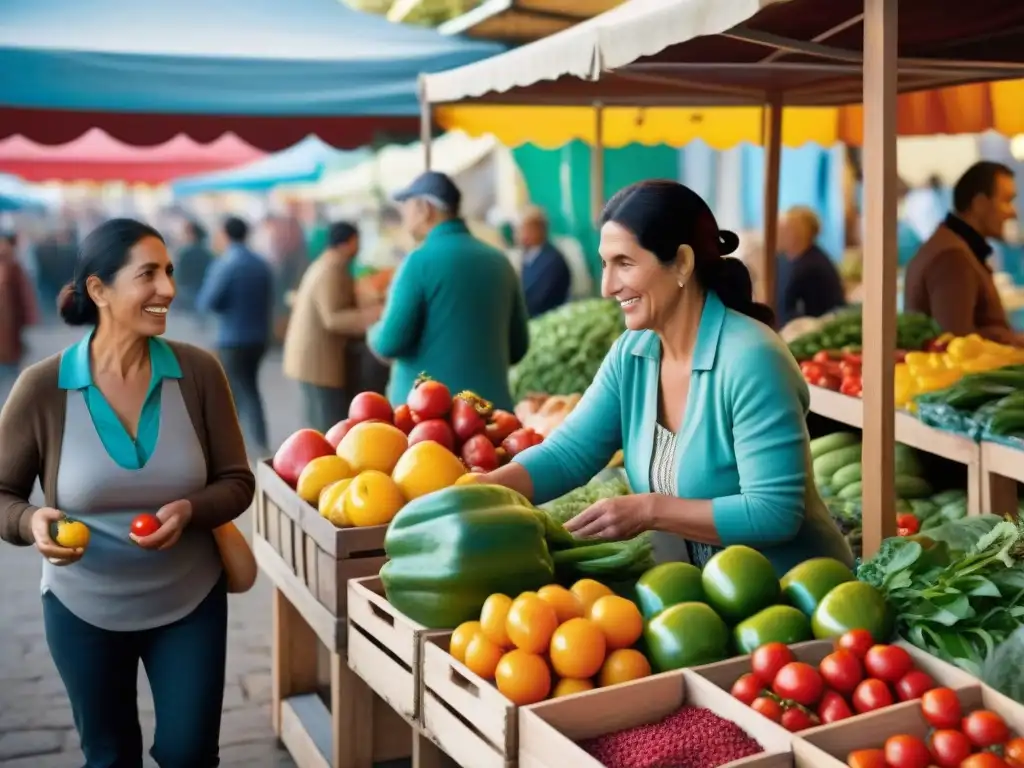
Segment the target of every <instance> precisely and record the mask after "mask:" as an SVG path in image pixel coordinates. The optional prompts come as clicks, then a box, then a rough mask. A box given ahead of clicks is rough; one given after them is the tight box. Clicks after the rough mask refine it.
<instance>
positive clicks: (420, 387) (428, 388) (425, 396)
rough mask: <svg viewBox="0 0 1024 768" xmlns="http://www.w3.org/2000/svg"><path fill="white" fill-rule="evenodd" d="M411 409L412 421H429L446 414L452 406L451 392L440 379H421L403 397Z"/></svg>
mask: <svg viewBox="0 0 1024 768" xmlns="http://www.w3.org/2000/svg"><path fill="white" fill-rule="evenodd" d="M405 402H406V404H407V405H408V406H409V410H410V411H412V418H413V421H415V422H417V423H419V422H421V421H430V420H431V419H440V418H442V417H444V416H446V415H448V411H449V410H451V407H452V393H451V392H449V391H448V387H446V386H445V385H444V384H442V383H441V382H440V381H434V380H433V379H422V380H420V381H419V382H418V383H417V384H416V386H414V387H413V388H412V391H411V392H410V393H409V396H408V397H407V398H406V399H405Z"/></svg>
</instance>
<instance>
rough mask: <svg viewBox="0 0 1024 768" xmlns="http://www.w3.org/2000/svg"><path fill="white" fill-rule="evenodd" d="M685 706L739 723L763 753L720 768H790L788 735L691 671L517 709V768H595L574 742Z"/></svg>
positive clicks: (588, 757)
mask: <svg viewBox="0 0 1024 768" xmlns="http://www.w3.org/2000/svg"><path fill="white" fill-rule="evenodd" d="M684 705H692V706H695V707H703V708H706V709H709V710H711V712H713V713H714V714H716V715H718V716H719V717H722V718H724V719H726V720H730V721H732V722H733V723H736V724H738V725H739V726H740V727H741V728H742V729H743V730H744V731H746V732H747V734H748V735H750V736H751V737H753V738H754V739H756V740H757V741H758V742H759V743H760V745H761V747H762V748H763V749H764V752H763V753H762V754H760V755H755V756H753V757H747V758H743V759H740V760H735V761H732V762H729V763H726V764H725V765H724V766H722V768H791V766H792V765H793V762H792V759H793V758H792V754H791V753H790V748H791V739H792V737H791V735H790V734H789V733H788V732H787V731H786V730H784V729H783V728H782V727H781V726H779V725H776V724H775V723H772V722H770V721H768V720H766V719H764V718H761V717H751V716H750V710H749V709H747V707H746V706H745V705H744V704H742V703H741V702H739V701H737V700H736V699H734V698H732V696H730V695H729V694H728V693H726V692H725V691H722V690H720V689H719V688H718V687H717V686H715V685H714V684H712V683H710V682H709V681H707V680H704V679H702V678H701V677H700V676H698V675H696V674H694V673H693V672H692V671H690V670H685V669H684V670H677V671H674V672H666V673H664V674H661V675H655V676H654V677H647V678H644V679H642V680H637V681H635V682H631V683H624V684H622V685H617V686H614V687H612V688H603V689H597V690H594V691H588V692H586V693H581V694H578V695H576V696H571V697H569V698H565V699H553V700H551V701H546V702H543V703H541V704H535V705H533V706H529V707H523V708H521V709H520V710H519V718H518V721H519V722H518V726H519V768H566V767H567V766H572V767H573V768H599V767H600V766H601V763H600V762H598V761H597V760H596V759H594V758H593V757H591V756H590V755H589V754H588V753H587V752H586V751H585V750H584V749H583V748H582V747H580V746H579V745H578V743H577V742H579V741H582V740H584V739H589V738H593V737H596V736H603V735H605V734H610V733H614V732H616V731H621V730H624V729H627V728H633V727H636V726H640V725H644V724H647V723H653V722H656V721H659V720H661V719H663V718H665V717H667V716H669V715H671V714H673V713H675V712H677V711H678V710H679V709H680V708H682V707H683V706H684Z"/></svg>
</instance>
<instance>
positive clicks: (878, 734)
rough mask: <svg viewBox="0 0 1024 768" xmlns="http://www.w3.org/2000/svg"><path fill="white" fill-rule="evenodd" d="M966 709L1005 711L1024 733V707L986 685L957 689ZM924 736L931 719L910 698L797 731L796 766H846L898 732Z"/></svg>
mask: <svg viewBox="0 0 1024 768" xmlns="http://www.w3.org/2000/svg"><path fill="white" fill-rule="evenodd" d="M957 696H958V697H959V699H960V704H961V705H962V706H963V709H964V712H965V713H967V712H968V711H970V710H973V709H981V708H984V709H990V710H992V711H993V712H996V713H998V714H999V715H1002V717H1003V719H1004V720H1006V724H1007V725H1009V726H1010V729H1011V730H1013V731H1015V732H1016V733H1017V734H1024V707H1022V706H1021V705H1020V704H1017V703H1016V702H1015V701H1013V700H1012V699H1009V698H1007V697H1006V696H1003V695H1001V694H999V693H996V692H995V691H992V690H990V689H988V688H986V687H984V686H981V685H978V684H975V685H973V686H971V687H970V688H961V689H960V690H958V691H957ZM903 733H906V734H910V735H912V736H917V737H919V738H924V737H925V736H926V735H927V733H928V723H927V722H925V719H924V717H923V716H922V715H921V704H920V702H918V701H907V702H904V703H903V704H897V705H896V706H894V707H889V708H888V709H884V710H879V711H878V712H870V713H868V714H866V715H861V716H860V717H857V718H855V719H850V720H844V721H842V722H839V723H833V724H832V725H822V726H819V727H817V728H812V729H810V730H807V731H803V732H801V733H800V734H797V735H796V736H795V738H794V739H793V761H794V764H795V768H846V758H847V756H848V755H849V754H850V752H853V751H854V750H857V749H871V748H880V747H881V746H882V745H883V744H884V743H885V740H886V739H887V738H889V737H890V736H895V735H897V734H903Z"/></svg>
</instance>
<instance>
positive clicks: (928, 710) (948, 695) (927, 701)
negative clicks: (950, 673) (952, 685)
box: [921, 688, 963, 728]
mask: <svg viewBox="0 0 1024 768" xmlns="http://www.w3.org/2000/svg"><path fill="white" fill-rule="evenodd" d="M921 714H922V715H924V719H925V720H927V721H928V724H929V725H930V726H932V727H933V728H959V727H960V718H961V717H962V716H963V710H961V709H960V699H958V698H957V697H956V694H955V693H954V692H953V691H951V690H950V689H949V688H932V689H931V690H930V691H928V692H927V693H925V694H924V695H923V696H922V697H921Z"/></svg>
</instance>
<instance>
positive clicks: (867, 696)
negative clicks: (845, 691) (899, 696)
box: [853, 677, 892, 714]
mask: <svg viewBox="0 0 1024 768" xmlns="http://www.w3.org/2000/svg"><path fill="white" fill-rule="evenodd" d="M891 705H892V693H891V692H890V691H889V686H888V685H886V684H885V683H883V682H882V681H881V680H876V679H875V678H873V677H869V678H868V679H867V680H865V681H863V682H862V683H861V684H860V685H858V686H857V688H856V690H855V691H854V692H853V708H854V709H855V710H856V711H857V712H858V713H860V714H864V713H865V712H874V711H875V710H876V709H881V708H882V707H888V706H891Z"/></svg>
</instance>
